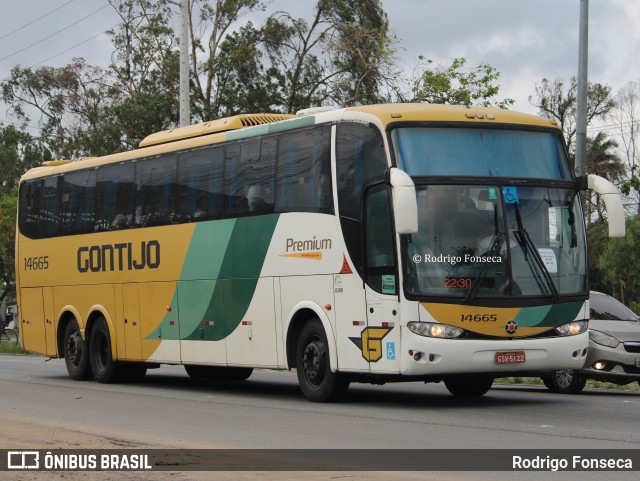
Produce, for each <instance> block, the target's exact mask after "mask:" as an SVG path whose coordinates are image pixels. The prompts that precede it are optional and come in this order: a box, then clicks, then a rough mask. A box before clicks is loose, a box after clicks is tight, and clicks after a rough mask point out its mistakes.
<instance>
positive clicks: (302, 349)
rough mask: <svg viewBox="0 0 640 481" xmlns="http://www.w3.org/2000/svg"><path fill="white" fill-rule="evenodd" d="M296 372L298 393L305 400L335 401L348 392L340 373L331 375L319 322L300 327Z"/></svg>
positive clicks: (345, 382)
mask: <svg viewBox="0 0 640 481" xmlns="http://www.w3.org/2000/svg"><path fill="white" fill-rule="evenodd" d="M296 370H297V374H298V382H299V383H300V388H301V389H302V393H303V394H304V395H305V397H306V398H307V399H308V400H309V401H313V402H332V401H337V400H338V399H339V398H340V397H342V396H343V395H344V394H345V393H346V392H347V390H348V389H349V380H348V379H347V378H345V376H344V375H343V374H340V373H334V372H331V367H330V365H329V347H328V343H327V335H326V334H325V332H324V328H323V327H322V323H321V322H320V320H319V319H314V320H312V321H310V322H308V323H307V324H305V326H304V327H303V328H302V331H301V332H300V336H299V337H298V343H297V346H296Z"/></svg>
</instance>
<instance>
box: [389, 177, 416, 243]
mask: <svg viewBox="0 0 640 481" xmlns="http://www.w3.org/2000/svg"><path fill="white" fill-rule="evenodd" d="M389 180H390V183H391V191H392V196H393V217H394V221H395V226H396V232H397V233H398V234H415V233H417V232H418V201H417V199H416V187H415V185H414V183H413V180H412V179H411V177H410V176H409V175H408V174H407V173H406V172H404V171H402V170H400V169H398V168H395V167H392V168H391V169H390V170H389Z"/></svg>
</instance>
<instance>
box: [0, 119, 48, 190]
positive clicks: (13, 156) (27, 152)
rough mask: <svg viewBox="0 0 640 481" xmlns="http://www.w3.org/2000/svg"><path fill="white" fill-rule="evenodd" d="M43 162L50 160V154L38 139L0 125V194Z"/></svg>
mask: <svg viewBox="0 0 640 481" xmlns="http://www.w3.org/2000/svg"><path fill="white" fill-rule="evenodd" d="M45 160H51V154H50V153H49V152H48V150H47V149H46V148H44V147H43V145H42V144H41V143H40V142H39V140H38V139H34V138H33V137H32V136H31V135H29V134H28V133H26V132H22V131H20V130H18V129H16V128H15V126H13V125H8V126H3V125H2V124H0V165H1V166H2V168H1V169H0V193H4V192H7V191H9V190H11V189H12V188H13V187H15V186H16V185H18V180H20V177H21V176H22V174H24V173H25V172H26V171H27V170H29V169H30V168H32V167H35V166H37V165H40V164H41V163H42V162H43V161H45Z"/></svg>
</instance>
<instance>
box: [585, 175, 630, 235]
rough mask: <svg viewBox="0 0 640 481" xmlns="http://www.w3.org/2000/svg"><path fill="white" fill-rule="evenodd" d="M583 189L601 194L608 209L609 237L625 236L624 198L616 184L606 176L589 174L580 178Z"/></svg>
mask: <svg viewBox="0 0 640 481" xmlns="http://www.w3.org/2000/svg"><path fill="white" fill-rule="evenodd" d="M578 183H579V186H580V188H581V189H589V190H592V191H594V192H595V193H597V194H599V195H600V198H601V199H602V200H603V201H604V206H605V208H606V209H607V222H608V223H609V237H624V234H625V220H624V207H623V206H622V198H621V197H620V192H618V189H616V186H615V185H613V184H612V183H611V182H609V181H608V180H607V179H605V178H604V177H600V176H599V175H594V174H589V175H587V176H584V177H581V178H579V179H578Z"/></svg>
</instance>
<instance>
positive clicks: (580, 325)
mask: <svg viewBox="0 0 640 481" xmlns="http://www.w3.org/2000/svg"><path fill="white" fill-rule="evenodd" d="M588 328H589V322H587V321H573V322H570V323H568V324H563V325H562V326H559V327H556V332H557V333H558V334H560V335H561V336H575V335H577V334H582V333H583V332H585V331H586V330H587V329H588Z"/></svg>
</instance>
